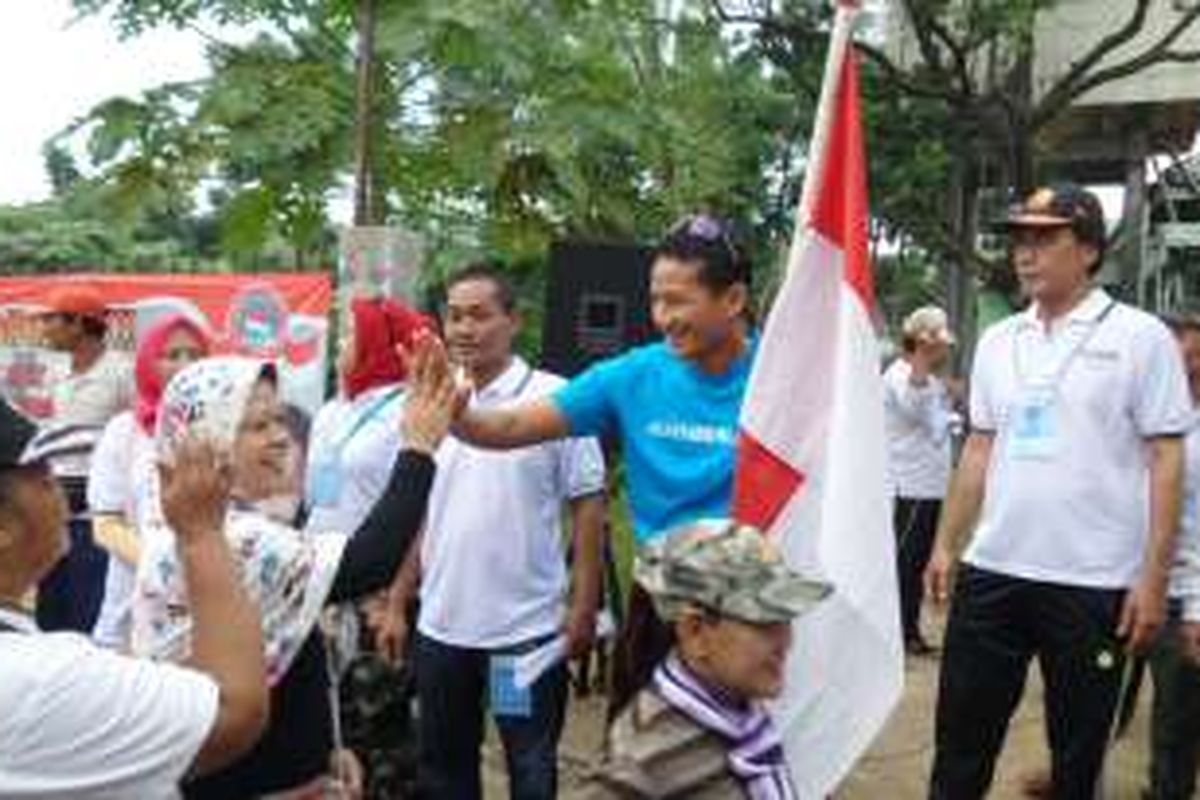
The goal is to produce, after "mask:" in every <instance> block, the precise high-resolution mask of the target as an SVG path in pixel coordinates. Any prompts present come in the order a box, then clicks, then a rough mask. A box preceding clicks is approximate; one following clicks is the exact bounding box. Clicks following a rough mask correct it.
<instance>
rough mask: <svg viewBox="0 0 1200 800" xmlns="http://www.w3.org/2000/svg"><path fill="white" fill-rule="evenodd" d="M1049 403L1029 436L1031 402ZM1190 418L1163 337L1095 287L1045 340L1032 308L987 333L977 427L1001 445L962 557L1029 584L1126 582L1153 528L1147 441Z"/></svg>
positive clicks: (975, 406) (1171, 342) (1178, 362)
mask: <svg viewBox="0 0 1200 800" xmlns="http://www.w3.org/2000/svg"><path fill="white" fill-rule="evenodd" d="M1047 403H1049V405H1050V407H1051V410H1050V411H1047V412H1044V413H1042V414H1037V415H1034V417H1035V421H1034V423H1033V424H1032V428H1031V427H1030V418H1031V417H1030V415H1029V413H1028V412H1029V411H1030V410H1031V406H1036V405H1042V406H1045V404H1047ZM1191 417H1192V408H1191V400H1190V398H1189V396H1188V389H1187V380H1186V378H1185V376H1184V371H1183V362H1182V358H1181V357H1180V355H1179V350H1178V346H1177V345H1176V343H1175V339H1174V337H1173V336H1172V335H1171V333H1170V331H1168V330H1167V328H1166V326H1165V325H1163V324H1162V323H1161V322H1160V321H1158V320H1157V319H1155V318H1154V317H1153V316H1151V315H1149V314H1147V313H1145V312H1143V311H1140V310H1138V309H1136V308H1133V307H1132V306H1128V305H1125V304H1123V303H1117V304H1113V301H1112V299H1111V298H1110V297H1109V296H1108V295H1107V294H1106V293H1104V292H1103V291H1101V290H1099V289H1094V290H1092V291H1091V293H1090V294H1089V295H1088V296H1087V297H1086V298H1085V299H1084V300H1083V301H1082V302H1081V303H1080V304H1079V305H1077V306H1076V307H1075V308H1074V309H1072V310H1071V311H1070V312H1069V313H1067V314H1066V315H1065V316H1064V317H1063V318H1062V319H1059V320H1056V321H1055V323H1054V325H1053V326H1052V328H1051V330H1050V331H1049V333H1047V332H1046V329H1045V326H1044V325H1043V324H1042V322H1041V321H1039V320H1038V318H1037V316H1036V309H1035V308H1034V307H1033V306H1031V307H1030V308H1029V309H1028V310H1026V311H1024V312H1022V313H1020V314H1016V315H1014V316H1012V317H1009V318H1008V319H1006V320H1003V321H1001V322H999V323H997V324H996V325H994V326H992V327H991V328H989V329H988V330H987V332H986V333H985V334H984V336H983V339H982V340H981V341H980V343H979V347H978V349H977V350H976V353H975V365H974V370H973V372H972V381H971V422H972V426H973V427H974V428H975V429H977V430H980V431H991V432H994V434H995V438H994V440H993V444H992V456H991V461H990V463H989V465H988V470H987V483H986V489H985V495H984V502H983V512H982V515H981V517H980V521H979V526H978V528H977V530H976V532H975V536H974V538H973V540H972V542H971V545H970V547H968V549H967V552H966V553H965V555H964V556H963V558H964V560H965V561H966V562H968V563H970V564H973V565H975V566H978V567H981V568H983V569H988V570H993V571H996V572H1001V573H1004V574H1008V575H1014V576H1017V577H1022V578H1029V579H1031V580H1040V581H1047V582H1053V583H1063V584H1069V585H1076V586H1090V587H1099V588H1123V587H1127V586H1129V585H1130V584H1131V583H1132V582H1133V580H1134V579H1135V578H1136V576H1137V574H1138V572H1139V570H1140V568H1141V563H1142V557H1143V555H1144V550H1145V544H1146V539H1147V534H1148V525H1149V522H1148V520H1149V504H1150V501H1149V469H1148V461H1147V445H1146V442H1145V440H1146V439H1147V438H1150V437H1154V436H1164V435H1181V434H1183V433H1185V432H1186V431H1187V430H1188V426H1189V425H1190V422H1191ZM1022 430H1024V431H1025V433H1021V431H1022ZM1031 430H1032V431H1034V432H1035V433H1036V435H1026V434H1028V433H1029V432H1030V431H1031Z"/></svg>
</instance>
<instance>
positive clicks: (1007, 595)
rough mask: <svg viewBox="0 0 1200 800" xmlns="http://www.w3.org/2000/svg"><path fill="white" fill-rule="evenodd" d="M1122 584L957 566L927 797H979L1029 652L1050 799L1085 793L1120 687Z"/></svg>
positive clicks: (1092, 785)
mask: <svg viewBox="0 0 1200 800" xmlns="http://www.w3.org/2000/svg"><path fill="white" fill-rule="evenodd" d="M1123 598H1124V591H1123V590H1109V589H1092V588H1084V587H1077V586H1064V585H1059V584H1051V583H1043V582H1040V581H1030V580H1024V579H1022V578H1015V577H1012V576H1009V575H1001V574H998V573H995V572H989V571H986V570H982V569H978V568H974V567H971V566H969V565H963V568H962V570H961V571H960V573H959V576H958V582H957V585H956V587H955V591H954V600H953V604H952V605H951V607H950V619H949V622H948V624H947V627H946V640H945V650H944V653H943V658H942V672H941V683H940V685H939V687H938V701H937V732H936V739H935V743H936V751H935V754H934V761H933V774H932V778H931V780H930V786H929V797H930V798H936V800H973V798H982V797H983V796H984V795H985V794H986V793H987V790H988V787H989V785H990V784H991V782H992V772H993V769H994V768H995V764H996V757H997V755H999V752H1000V748H1001V746H1002V745H1003V744H1004V736H1005V733H1006V731H1007V729H1008V721H1009V719H1010V718H1011V717H1012V713H1013V710H1014V709H1015V708H1016V706H1017V702H1018V701H1019V700H1020V699H1021V692H1022V691H1023V689H1024V687H1025V676H1026V674H1027V673H1028V671H1029V662H1030V661H1031V660H1032V658H1033V657H1034V656H1037V659H1038V664H1039V667H1040V668H1041V672H1042V677H1043V680H1044V681H1045V703H1046V709H1045V710H1046V732H1047V736H1048V738H1049V744H1050V771H1051V779H1052V781H1053V785H1054V795H1053V796H1054V797H1055V798H1059V799H1060V800H1067V799H1069V800H1093V799H1094V798H1095V796H1096V789H1097V784H1098V782H1099V779H1100V775H1101V768H1102V766H1103V763H1104V753H1105V748H1106V746H1107V743H1108V738H1109V734H1110V731H1111V729H1112V721H1113V715H1114V712H1115V709H1116V704H1117V699H1118V693H1119V692H1120V685H1121V676H1122V672H1123V669H1124V657H1123V650H1122V648H1121V644H1120V643H1119V642H1118V641H1117V640H1116V639H1115V636H1114V631H1115V629H1116V624H1117V619H1118V615H1119V614H1120V609H1121V602H1122V600H1123Z"/></svg>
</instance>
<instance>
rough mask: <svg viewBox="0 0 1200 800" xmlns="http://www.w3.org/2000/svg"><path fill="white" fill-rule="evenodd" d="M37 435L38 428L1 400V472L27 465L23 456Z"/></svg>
mask: <svg viewBox="0 0 1200 800" xmlns="http://www.w3.org/2000/svg"><path fill="white" fill-rule="evenodd" d="M35 433H37V426H36V425H34V424H33V423H32V422H30V421H29V420H27V419H26V418H25V417H23V416H21V414H19V413H18V412H17V411H16V410H15V409H14V408H13V407H12V406H10V405H9V404H8V401H7V400H5V399H3V398H0V470H6V469H12V468H13V467H19V466H21V465H22V464H23V463H25V462H24V461H23V459H22V456H23V455H24V454H25V448H26V447H27V446H28V445H29V441H30V440H31V439H32V438H33V436H34V434H35Z"/></svg>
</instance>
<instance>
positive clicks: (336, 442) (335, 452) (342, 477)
mask: <svg viewBox="0 0 1200 800" xmlns="http://www.w3.org/2000/svg"><path fill="white" fill-rule="evenodd" d="M403 413H404V402H403V394H402V393H401V392H400V389H399V387H398V386H397V385H395V384H393V385H390V386H378V387H375V388H374V389H369V390H367V391H365V392H363V393H362V394H360V395H359V396H358V397H356V398H354V399H353V400H345V399H342V398H338V399H335V400H330V401H329V402H327V403H326V404H325V405H323V406H321V410H320V411H318V412H317V416H316V418H315V419H314V420H313V426H312V433H311V435H310V437H309V447H308V464H307V467H306V472H305V498H304V499H305V504H306V505H307V506H308V507H309V509H310V513H309V517H308V524H307V525H306V526H305V527H306V529H307V530H310V531H315V532H320V531H325V532H330V531H332V532H337V533H344V534H347V535H349V534H352V533H354V532H355V531H356V530H358V526H359V525H361V524H362V522H363V520H365V519H366V517H367V514H369V513H370V512H371V509H372V508H373V507H374V505H375V503H376V502H377V501H378V500H379V498H380V497H382V496H383V490H384V489H386V488H387V484H388V479H389V478H391V475H392V467H393V465H394V464H395V461H396V454H397V453H399V452H400V446H401V435H400V418H401V415H402V414H403ZM328 464H334V465H336V466H335V467H334V469H336V471H337V474H338V477H337V479H336V482H337V485H338V490H337V492H336V500H335V501H333V502H330V501H331V500H332V499H333V498H331V497H327V496H325V492H324V491H323V490H322V489H320V488H319V487H318V481H320V480H322V475H323V471H324V470H325V469H326V468H327V467H326V465H328Z"/></svg>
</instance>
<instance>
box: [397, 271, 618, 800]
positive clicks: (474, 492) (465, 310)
mask: <svg viewBox="0 0 1200 800" xmlns="http://www.w3.org/2000/svg"><path fill="white" fill-rule="evenodd" d="M519 324H520V317H519V314H518V312H517V310H516V298H515V295H514V292H513V289H512V287H511V285H510V284H509V283H508V281H507V279H506V278H505V277H504V276H503V274H502V273H500V272H498V271H496V270H495V269H493V268H491V267H488V266H483V265H481V266H475V267H469V268H467V269H465V270H463V271H461V272H459V273H458V274H456V275H455V276H453V277H452V278H451V279H450V281H449V283H448V288H447V304H446V319H445V327H446V339H447V343H448V345H449V348H450V354H451V356H452V358H453V359H454V361H455V363H456V364H458V365H460V366H461V367H462V368H463V369H465V370H466V371H467V372H468V373H469V375H470V377H471V379H472V381H473V382H474V385H475V387H476V391H475V394H474V397H473V398H472V400H471V403H472V404H473V405H474V406H475V407H477V408H497V407H504V406H509V405H514V404H518V403H521V402H522V401H526V400H530V399H533V398H538V397H545V396H548V395H549V394H550V393H551V392H553V391H555V390H556V389H558V388H559V387H560V386H562V385H563V383H564V381H563V380H562V379H561V378H558V377H556V376H554V375H551V374H549V373H546V372H542V371H540V370H536V369H533V368H532V367H530V366H529V365H528V364H527V363H525V361H524V360H522V359H521V358H520V357H518V356H515V355H513V352H512V342H513V337H514V336H515V335H516V333H517V331H518V328H519ZM437 461H438V476H437V479H436V480H435V481H434V485H433V490H432V493H431V495H430V499H429V511H428V517H427V520H426V527H425V532H424V534H423V535H422V542H421V545H420V546H419V547H413V548H412V549H411V550H410V558H409V561H408V563H407V564H406V566H405V569H404V570H402V576H401V578H400V579H399V580H398V582H397V587H396V589H394V591H393V597H392V600H391V603H390V604H389V605H390V607H391V613H392V615H393V616H395V615H396V614H399V613H401V612H402V609H403V607H404V605H405V598H406V597H407V596H408V595H409V594H411V591H412V587H413V586H414V584H415V583H416V578H417V573H418V570H419V583H420V601H421V602H420V615H419V618H418V622H417V637H416V643H415V655H414V658H415V668H416V676H417V697H418V703H419V708H420V722H419V725H420V743H421V752H420V756H419V760H418V774H417V779H418V783H419V786H420V791H421V796H422V797H447V798H451V797H452V798H455V799H456V800H477V799H478V798H481V797H482V794H481V786H480V775H479V756H480V745H481V744H482V741H483V712H484V708H485V705H486V707H487V708H488V709H489V710H490V712H491V714H492V717H493V719H494V720H495V722H496V726H497V728H498V730H499V733H500V739H501V741H502V743H503V745H504V749H505V755H506V760H507V765H508V773H509V789H510V792H509V794H510V796H511V797H513V798H516V799H517V800H541V799H543V798H544V800H551V799H552V798H554V797H556V796H557V750H558V739H559V735H560V734H561V732H562V726H563V719H564V712H565V706H566V700H567V667H566V663H565V661H564V658H565V657H566V656H575V655H581V654H582V653H583V652H585V651H586V650H587V648H588V647H589V646H590V644H591V641H592V637H593V634H594V631H595V625H596V612H597V605H598V603H599V598H600V580H601V546H602V536H603V517H604V504H603V492H604V462H603V457H602V455H601V452H600V448H599V445H598V444H597V442H596V441H595V440H594V439H565V440H561V441H555V442H548V443H545V444H540V445H535V446H531V447H523V448H520V449H517V450H512V451H507V452H495V451H487V450H481V449H478V448H475V447H472V446H470V445H468V444H465V443H464V442H462V441H459V440H454V439H451V440H447V441H446V442H445V443H444V444H443V445H442V447H441V449H439V451H438V453H437ZM564 503H565V504H567V506H568V507H569V513H570V518H571V529H572V533H573V535H574V552H573V557H574V561H573V572H574V586H573V587H569V586H568V579H567V571H566V558H565V555H564V552H563V534H562V528H561V518H562V512H563V506H564ZM418 558H419V566H418V563H417V559H418ZM568 597H570V604H569V605H568V602H567V600H568ZM560 633H561V634H562V635H563V637H564V638H563V639H562V640H560V644H561V645H562V650H561V652H559V653H558V654H557V657H556V658H555V659H553V662H552V663H551V664H550V665H549V666H548V667H547V668H546V669H545V671H544V672H542V673H541V674H540V676H539V677H537V678H536V680H534V681H533V682H532V684H531V685H529V686H527V687H521V686H519V685H517V683H516V681H515V680H514V679H515V678H516V676H515V675H514V672H513V669H514V666H513V656H515V655H518V654H523V653H528V652H530V651H532V650H535V649H538V648H539V647H543V646H547V645H549V646H552V647H553V646H555V641H556V638H557V637H558V635H559V634H560Z"/></svg>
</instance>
